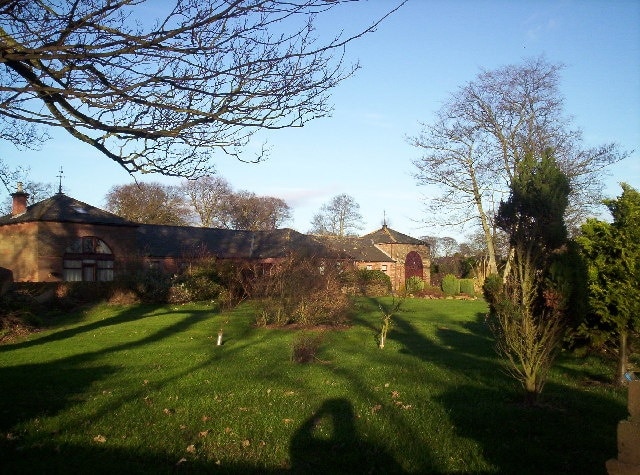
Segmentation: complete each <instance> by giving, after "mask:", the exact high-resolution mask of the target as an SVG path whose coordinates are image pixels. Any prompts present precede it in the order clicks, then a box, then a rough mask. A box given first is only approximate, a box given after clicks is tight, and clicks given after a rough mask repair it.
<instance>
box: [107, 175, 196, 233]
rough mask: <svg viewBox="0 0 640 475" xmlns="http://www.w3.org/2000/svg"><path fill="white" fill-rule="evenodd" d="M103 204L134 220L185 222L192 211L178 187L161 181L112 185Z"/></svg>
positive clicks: (176, 224) (137, 221)
mask: <svg viewBox="0 0 640 475" xmlns="http://www.w3.org/2000/svg"><path fill="white" fill-rule="evenodd" d="M106 201H107V204H106V208H107V210H108V211H110V212H112V213H114V214H117V215H118V216H120V217H122V218H126V219H128V220H130V221H133V222H136V223H144V224H167V225H174V226H184V225H187V224H191V223H192V221H193V220H192V213H191V209H190V208H189V204H188V202H187V200H186V198H185V197H184V194H183V193H182V192H181V190H180V189H179V188H178V187H175V186H167V185H161V184H160V183H130V184H127V185H119V186H114V187H113V188H111V190H110V191H109V193H107V196H106Z"/></svg>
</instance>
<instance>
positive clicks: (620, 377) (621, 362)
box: [615, 330, 627, 386]
mask: <svg viewBox="0 0 640 475" xmlns="http://www.w3.org/2000/svg"><path fill="white" fill-rule="evenodd" d="M626 372H627V331H626V330H621V331H620V341H619V348H618V369H617V370H616V381H615V382H616V384H617V385H619V386H622V384H623V383H624V374H625V373H626Z"/></svg>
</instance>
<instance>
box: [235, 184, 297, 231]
mask: <svg viewBox="0 0 640 475" xmlns="http://www.w3.org/2000/svg"><path fill="white" fill-rule="evenodd" d="M230 198H231V199H230V202H229V206H228V213H227V217H228V222H227V223H226V226H224V227H227V228H230V229H248V230H251V231H266V230H270V229H276V228H279V227H281V226H282V225H283V224H284V223H285V222H287V221H288V220H289V219H291V209H290V208H289V205H288V204H287V203H286V202H285V201H284V200H282V199H280V198H275V197H272V196H258V195H256V194H255V193H252V192H250V191H239V192H236V193H233V194H232V195H231V197H230Z"/></svg>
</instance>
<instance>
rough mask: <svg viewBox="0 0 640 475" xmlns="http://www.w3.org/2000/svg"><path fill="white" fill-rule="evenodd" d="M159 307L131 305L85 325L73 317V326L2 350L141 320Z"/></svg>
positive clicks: (7, 346)
mask: <svg viewBox="0 0 640 475" xmlns="http://www.w3.org/2000/svg"><path fill="white" fill-rule="evenodd" d="M116 308H117V307H114V311H115V309H116ZM158 308H161V306H160V305H142V306H134V307H129V308H127V310H125V311H122V312H119V313H118V314H116V315H114V316H112V317H109V318H104V319H102V320H98V321H94V322H91V323H86V324H84V325H82V324H79V325H76V324H75V323H73V319H70V320H69V322H67V323H70V324H72V325H73V326H72V328H63V329H60V330H55V329H54V330H47V331H49V332H50V333H49V334H48V335H45V336H40V335H38V334H34V335H32V336H31V338H32V339H29V340H24V341H21V342H18V343H10V344H6V345H1V346H0V352H4V351H11V350H16V349H19V348H31V347H33V346H38V345H43V344H45V343H51V342H55V341H60V340H65V339H67V338H71V337H74V336H78V335H81V334H83V333H87V332H91V331H95V330H98V329H101V328H106V327H109V326H113V325H119V324H121V323H127V322H132V321H135V320H140V319H141V318H144V317H146V316H147V314H149V313H152V312H154V311H155V310H157V309H158ZM65 322H66V321H65Z"/></svg>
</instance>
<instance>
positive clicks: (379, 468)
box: [290, 398, 404, 474]
mask: <svg viewBox="0 0 640 475" xmlns="http://www.w3.org/2000/svg"><path fill="white" fill-rule="evenodd" d="M290 452H291V464H292V467H291V469H292V472H293V473H308V474H311V473H344V474H351V473H381V474H394V473H404V472H403V471H402V468H401V467H400V466H399V465H398V463H397V462H396V461H395V460H394V459H393V458H392V457H391V456H389V455H388V454H387V453H386V452H385V451H384V449H383V448H382V447H379V446H377V445H375V444H371V443H369V442H367V441H365V440H363V439H362V438H360V437H359V436H358V434H357V433H356V429H355V414H354V411H353V407H352V405H351V403H350V402H349V401H348V400H346V399H343V398H336V399H327V400H326V401H324V403H323V404H322V406H321V407H320V408H319V409H318V410H317V411H316V412H315V413H314V414H313V415H312V416H311V417H309V418H308V419H307V420H306V421H305V422H304V423H303V424H302V425H301V426H300V427H299V428H298V430H297V431H296V432H295V434H294V435H293V437H292V438H291V445H290Z"/></svg>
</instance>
